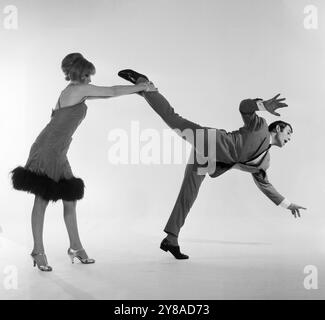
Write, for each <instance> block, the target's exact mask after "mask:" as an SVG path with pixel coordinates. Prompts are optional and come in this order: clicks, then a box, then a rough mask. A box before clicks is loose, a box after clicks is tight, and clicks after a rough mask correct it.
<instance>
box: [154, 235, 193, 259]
mask: <svg viewBox="0 0 325 320" xmlns="http://www.w3.org/2000/svg"><path fill="white" fill-rule="evenodd" d="M160 249H161V250H164V251H166V252H167V251H169V252H170V253H171V254H172V255H173V256H174V257H175V258H176V259H188V258H189V257H188V255H186V254H183V253H181V251H180V248H179V246H173V245H172V244H170V242H169V241H168V240H167V239H166V238H165V239H164V240H163V241H162V242H161V244H160Z"/></svg>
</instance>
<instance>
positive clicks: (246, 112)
mask: <svg viewBox="0 0 325 320" xmlns="http://www.w3.org/2000/svg"><path fill="white" fill-rule="evenodd" d="M265 110H266V109H265V107H264V105H263V100H262V99H246V100H243V101H242V102H241V103H240V105H239V111H240V114H241V116H242V118H243V121H244V123H245V127H247V128H248V129H250V130H255V129H258V128H259V127H261V126H262V125H263V122H265V120H264V119H263V118H261V117H259V116H258V115H257V114H256V113H255V112H256V111H265Z"/></svg>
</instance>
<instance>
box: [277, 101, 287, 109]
mask: <svg viewBox="0 0 325 320" xmlns="http://www.w3.org/2000/svg"><path fill="white" fill-rule="evenodd" d="M287 106H288V105H287V104H286V103H281V102H279V103H277V105H276V108H285V107H287Z"/></svg>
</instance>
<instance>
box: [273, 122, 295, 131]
mask: <svg viewBox="0 0 325 320" xmlns="http://www.w3.org/2000/svg"><path fill="white" fill-rule="evenodd" d="M277 125H279V126H280V130H281V131H283V129H284V128H285V127H286V126H289V127H290V130H291V133H293V130H292V127H291V124H290V123H287V122H284V121H282V120H278V121H274V122H272V123H271V124H270V125H269V131H270V132H272V131H275V128H276V126H277Z"/></svg>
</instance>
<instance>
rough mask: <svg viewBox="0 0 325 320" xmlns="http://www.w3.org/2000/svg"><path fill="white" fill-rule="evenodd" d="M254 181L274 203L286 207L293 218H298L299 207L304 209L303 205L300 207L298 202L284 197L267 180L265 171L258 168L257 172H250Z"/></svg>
mask: <svg viewBox="0 0 325 320" xmlns="http://www.w3.org/2000/svg"><path fill="white" fill-rule="evenodd" d="M252 175H253V178H254V182H255V183H256V185H257V186H258V188H259V189H260V190H261V191H262V192H263V193H264V194H265V195H266V196H267V197H268V198H269V199H270V200H271V201H273V202H274V203H275V204H276V205H280V206H281V207H283V208H285V209H288V210H290V211H291V213H292V214H293V216H294V217H295V218H297V217H299V218H300V211H299V210H300V209H304V210H306V208H305V207H302V206H300V205H298V204H295V203H293V202H290V201H289V200H288V199H287V198H284V197H283V196H282V195H281V194H280V193H279V192H278V191H276V190H275V188H274V187H273V186H272V184H271V183H270V182H269V180H268V178H267V174H266V172H265V171H263V170H260V171H259V172H257V173H252Z"/></svg>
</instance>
